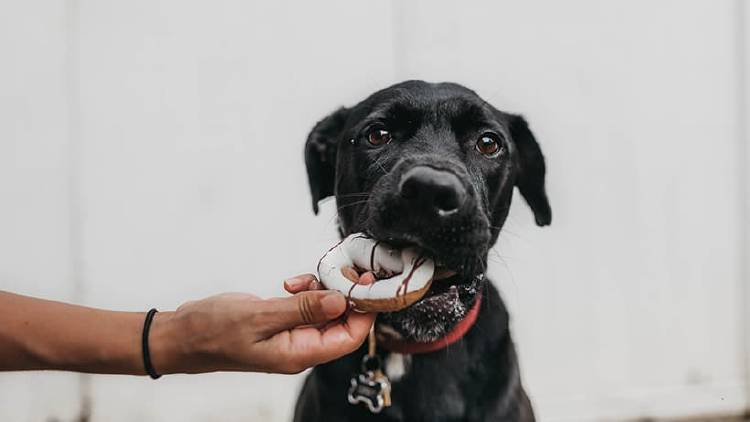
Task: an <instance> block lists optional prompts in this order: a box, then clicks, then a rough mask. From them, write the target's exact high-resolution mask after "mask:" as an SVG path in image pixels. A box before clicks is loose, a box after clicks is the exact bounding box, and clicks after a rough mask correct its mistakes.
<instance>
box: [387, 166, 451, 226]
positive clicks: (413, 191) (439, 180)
mask: <svg viewBox="0 0 750 422" xmlns="http://www.w3.org/2000/svg"><path fill="white" fill-rule="evenodd" d="M399 195H400V197H401V199H402V200H403V201H404V202H406V203H407V204H408V205H409V206H410V208H412V209H413V210H415V211H417V210H419V211H421V212H420V213H429V214H433V215H437V216H440V217H442V216H447V215H450V214H453V213H455V212H456V211H458V210H459V209H460V208H461V206H462V205H463V204H464V202H465V201H466V188H464V186H463V184H462V183H461V181H460V180H459V179H458V177H457V176H456V175H455V174H453V173H452V172H449V171H445V170H438V169H435V168H432V167H428V166H417V167H413V168H411V169H409V170H407V171H406V172H405V173H404V174H403V175H402V176H401V182H400V183H399Z"/></svg>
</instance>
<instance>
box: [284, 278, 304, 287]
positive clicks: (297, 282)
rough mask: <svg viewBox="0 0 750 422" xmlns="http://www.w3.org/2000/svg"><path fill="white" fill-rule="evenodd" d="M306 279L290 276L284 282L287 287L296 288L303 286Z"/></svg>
mask: <svg viewBox="0 0 750 422" xmlns="http://www.w3.org/2000/svg"><path fill="white" fill-rule="evenodd" d="M305 283H306V281H305V280H304V279H301V278H299V277H294V278H290V279H287V280H284V284H286V285H287V287H289V288H291V289H296V288H299V287H303V286H304V285H305Z"/></svg>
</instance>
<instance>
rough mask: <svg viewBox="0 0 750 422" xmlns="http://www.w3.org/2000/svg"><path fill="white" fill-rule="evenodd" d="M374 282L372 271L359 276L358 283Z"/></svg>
mask: <svg viewBox="0 0 750 422" xmlns="http://www.w3.org/2000/svg"><path fill="white" fill-rule="evenodd" d="M374 282H375V274H374V273H373V272H372V271H367V272H366V273H364V274H362V275H361V276H359V282H358V283H359V284H365V285H367V284H372V283H374Z"/></svg>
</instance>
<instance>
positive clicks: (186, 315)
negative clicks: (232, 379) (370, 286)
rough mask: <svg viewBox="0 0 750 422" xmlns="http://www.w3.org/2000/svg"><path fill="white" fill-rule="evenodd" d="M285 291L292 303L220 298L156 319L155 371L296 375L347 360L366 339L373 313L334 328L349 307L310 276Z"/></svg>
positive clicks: (252, 297) (244, 296)
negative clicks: (344, 356) (318, 366)
mask: <svg viewBox="0 0 750 422" xmlns="http://www.w3.org/2000/svg"><path fill="white" fill-rule="evenodd" d="M284 287H285V288H286V290H287V291H288V292H290V293H293V294H294V296H290V297H286V298H271V299H261V298H259V297H257V296H255V295H252V294H247V293H225V294H220V295H216V296H212V297H209V298H206V299H202V300H198V301H193V302H187V303H185V304H183V305H182V306H180V307H179V308H177V310H176V311H174V312H160V313H158V314H156V317H155V319H154V322H153V325H152V327H151V332H150V335H149V347H150V350H151V355H152V360H153V365H154V367H155V369H156V371H157V372H159V373H163V374H166V373H178V372H184V373H197V372H212V371H256V372H277V373H287V374H290V373H298V372H301V371H303V370H304V369H306V368H309V367H311V366H314V365H317V364H320V363H324V362H327V361H330V360H333V359H336V358H338V357H340V356H343V355H345V354H348V353H351V352H352V351H354V350H356V349H357V348H358V347H359V346H360V345H361V344H362V342H363V341H364V340H365V338H366V337H367V334H368V332H369V330H370V327H371V326H372V324H373V321H374V319H375V316H374V314H361V313H357V312H352V313H350V314H349V315H348V317H347V318H346V320H345V321H344V320H342V321H333V320H334V319H336V318H338V317H340V316H341V315H342V314H343V313H344V311H345V310H346V308H347V300H346V298H345V297H344V296H343V295H342V294H341V293H339V292H336V291H331V290H322V285H321V284H320V283H319V282H318V281H317V279H316V278H315V276H313V275H312V274H305V275H301V276H297V277H294V278H291V279H289V280H287V281H285V283H284ZM321 324H326V325H325V327H324V328H318V327H317V326H319V325H321Z"/></svg>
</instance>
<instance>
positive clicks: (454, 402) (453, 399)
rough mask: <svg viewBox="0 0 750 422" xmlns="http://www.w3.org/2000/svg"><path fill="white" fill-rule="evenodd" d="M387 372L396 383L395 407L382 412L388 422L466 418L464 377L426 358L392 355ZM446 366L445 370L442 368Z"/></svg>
mask: <svg viewBox="0 0 750 422" xmlns="http://www.w3.org/2000/svg"><path fill="white" fill-rule="evenodd" d="M384 365H385V372H386V374H387V375H388V377H389V378H390V380H391V383H392V391H391V395H392V402H393V405H392V406H391V407H389V408H386V409H384V410H383V411H382V416H384V419H385V420H393V421H415V420H420V421H454V420H464V419H465V416H466V401H465V400H464V396H465V391H463V388H461V385H460V381H459V380H460V379H461V378H463V377H461V376H460V374H456V373H453V372H454V371H453V368H449V367H446V366H445V365H438V364H437V362H433V361H432V359H425V357H423V356H419V355H417V356H410V355H401V354H397V353H391V354H389V355H388V356H385V361H384ZM441 366H442V368H441Z"/></svg>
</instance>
